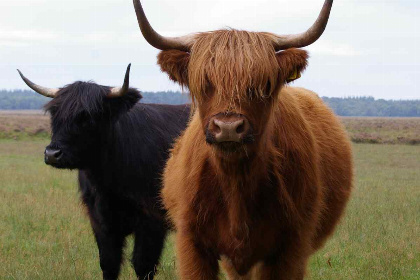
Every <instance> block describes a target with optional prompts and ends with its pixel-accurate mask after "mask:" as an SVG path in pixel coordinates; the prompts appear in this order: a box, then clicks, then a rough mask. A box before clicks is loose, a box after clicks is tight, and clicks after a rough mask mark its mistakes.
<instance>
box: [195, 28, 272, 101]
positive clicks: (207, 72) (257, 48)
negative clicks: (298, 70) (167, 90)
mask: <svg viewBox="0 0 420 280" xmlns="http://www.w3.org/2000/svg"><path fill="white" fill-rule="evenodd" d="M196 38H197V40H196V42H195V43H194V45H193V47H192V50H191V59H190V64H189V68H188V73H189V75H190V76H189V88H190V92H191V97H192V99H193V101H196V102H198V103H200V102H202V100H203V94H206V93H209V92H210V91H211V89H213V90H214V94H216V95H217V96H218V98H219V100H220V101H222V100H225V101H226V100H232V99H237V100H247V99H248V100H249V98H259V99H264V98H267V97H268V96H270V95H271V94H272V92H273V91H274V86H275V85H276V84H277V80H278V77H279V65H278V63H277V59H276V55H275V50H274V47H273V42H272V37H271V36H270V34H269V33H257V32H247V31H240V30H217V31H212V32H205V33H200V34H197V37H196Z"/></svg>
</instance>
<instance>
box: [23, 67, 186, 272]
mask: <svg viewBox="0 0 420 280" xmlns="http://www.w3.org/2000/svg"><path fill="white" fill-rule="evenodd" d="M129 71H130V65H129V67H128V68H127V72H126V76H125V81H124V85H123V87H121V88H111V87H106V86H101V85H97V84H95V83H92V82H75V83H73V84H70V85H67V86H65V87H64V88H60V89H50V88H44V87H41V86H38V85H36V84H34V83H32V82H31V81H29V80H28V79H26V78H25V77H24V76H23V75H22V74H21V73H20V72H19V73H20V75H21V77H22V79H23V80H24V81H25V83H26V84H27V85H28V86H29V87H30V88H32V89H33V90H35V91H36V92H38V93H40V94H42V95H45V96H48V97H52V98H53V99H52V100H51V101H50V102H49V103H48V104H46V106H45V110H46V111H47V112H49V113H50V114H51V127H52V141H51V143H50V144H49V145H48V146H47V147H46V149H45V162H46V163H47V164H49V165H51V166H54V167H57V168H66V169H79V186H80V192H81V197H82V200H83V203H84V205H85V206H86V207H87V210H88V214H89V218H90V222H91V225H92V229H93V232H94V234H95V238H96V242H97V245H98V248H99V257H100V265H101V268H102V272H103V278H104V279H117V278H118V274H119V270H120V264H121V261H122V250H123V247H124V241H125V238H126V237H127V235H129V234H134V236H135V244H134V251H133V258H132V264H133V267H134V269H135V272H136V274H137V277H138V279H153V276H154V274H155V270H156V266H157V265H158V263H159V257H160V255H161V252H162V247H163V244H164V239H165V236H166V232H167V226H166V223H165V216H164V215H165V213H164V210H163V208H162V207H161V204H160V200H159V192H160V189H161V181H160V175H161V173H162V169H163V167H164V164H165V162H166V159H167V157H168V150H169V149H170V148H171V145H172V143H173V141H174V139H175V138H176V137H178V136H179V135H180V133H181V132H182V130H183V129H184V128H185V127H186V124H187V122H188V118H189V113H190V108H189V106H188V105H180V106H171V105H157V104H142V103H137V101H139V100H140V98H141V95H140V93H139V91H137V90H136V89H132V88H129V87H128V80H129Z"/></svg>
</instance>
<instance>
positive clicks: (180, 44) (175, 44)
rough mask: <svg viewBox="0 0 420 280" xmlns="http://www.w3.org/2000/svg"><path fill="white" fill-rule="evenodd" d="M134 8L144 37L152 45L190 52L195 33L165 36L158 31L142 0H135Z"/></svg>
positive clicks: (163, 48) (160, 48)
mask: <svg viewBox="0 0 420 280" xmlns="http://www.w3.org/2000/svg"><path fill="white" fill-rule="evenodd" d="M133 4H134V9H135V10H136V15H137V21H138V23H139V27H140V30H141V33H142V34H143V37H144V39H146V41H147V42H149V44H150V45H152V46H153V47H155V48H157V49H159V50H170V49H174V50H180V51H186V52H188V51H189V50H190V49H191V47H192V44H193V43H194V34H190V35H185V36H182V37H163V36H161V35H160V34H159V33H157V32H156V31H155V30H154V29H153V28H152V26H151V25H150V23H149V21H148V20H147V18H146V15H145V14H144V11H143V7H142V6H141V3H140V0H133Z"/></svg>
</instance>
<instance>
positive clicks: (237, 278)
mask: <svg viewBox="0 0 420 280" xmlns="http://www.w3.org/2000/svg"><path fill="white" fill-rule="evenodd" d="M221 264H222V267H223V270H224V271H225V273H226V275H227V279H229V280H253V279H255V271H256V269H257V266H258V264H256V265H255V266H254V267H253V268H251V270H250V271H249V272H248V273H247V274H246V275H243V276H241V275H239V273H238V272H237V271H236V269H235V267H234V266H233V264H232V262H231V261H230V260H229V259H228V258H226V257H222V261H221Z"/></svg>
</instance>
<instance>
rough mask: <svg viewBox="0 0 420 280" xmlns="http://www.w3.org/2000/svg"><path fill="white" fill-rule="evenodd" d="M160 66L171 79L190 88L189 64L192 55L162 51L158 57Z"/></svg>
mask: <svg viewBox="0 0 420 280" xmlns="http://www.w3.org/2000/svg"><path fill="white" fill-rule="evenodd" d="M157 59H158V64H159V65H160V69H161V70H162V71H163V72H166V73H167V74H168V75H169V78H170V79H171V80H172V81H174V82H177V83H179V84H180V85H181V86H188V63H189V61H190V54H189V53H187V52H183V51H179V50H167V51H161V52H160V53H159V54H158V56H157Z"/></svg>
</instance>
